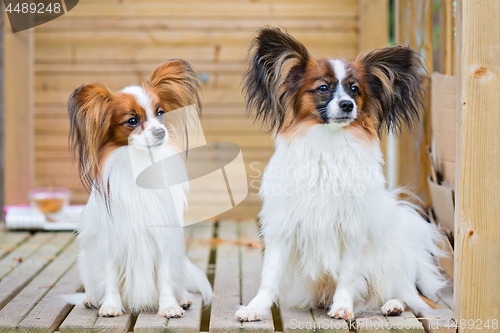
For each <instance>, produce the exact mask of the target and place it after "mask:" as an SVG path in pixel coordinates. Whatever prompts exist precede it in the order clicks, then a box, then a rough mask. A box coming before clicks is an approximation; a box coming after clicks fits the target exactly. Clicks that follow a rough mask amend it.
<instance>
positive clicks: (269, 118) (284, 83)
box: [243, 28, 310, 133]
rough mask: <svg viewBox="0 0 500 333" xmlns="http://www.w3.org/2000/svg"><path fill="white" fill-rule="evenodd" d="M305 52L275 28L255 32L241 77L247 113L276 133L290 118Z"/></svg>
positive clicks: (304, 62) (299, 44)
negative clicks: (245, 67) (245, 69)
mask: <svg viewBox="0 0 500 333" xmlns="http://www.w3.org/2000/svg"><path fill="white" fill-rule="evenodd" d="M309 60H310V56H309V53H308V52H307V49H306V48H305V46H304V45H302V44H301V43H299V42H298V41H297V40H295V39H294V38H293V37H291V36H290V35H288V34H287V33H284V32H282V31H281V30H279V29H276V28H264V29H261V30H260V31H259V32H258V35H257V37H256V38H255V39H254V40H253V42H252V45H251V55H250V58H249V61H248V62H249V68H248V71H247V72H246V74H245V76H244V78H243V88H244V90H245V98H246V103H247V110H248V112H249V114H253V115H254V117H255V120H259V121H261V122H262V124H263V126H264V127H265V128H267V129H269V130H270V131H272V132H274V133H277V132H279V131H280V130H283V129H285V128H286V127H287V126H289V125H290V123H291V121H292V119H293V107H294V102H295V96H296V93H297V91H298V88H299V81H300V80H301V78H302V76H303V74H304V72H305V70H306V67H307V63H308V61H309Z"/></svg>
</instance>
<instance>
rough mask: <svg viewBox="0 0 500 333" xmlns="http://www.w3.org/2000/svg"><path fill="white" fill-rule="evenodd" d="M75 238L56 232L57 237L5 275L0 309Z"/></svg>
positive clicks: (0, 285) (2, 281)
mask: <svg viewBox="0 0 500 333" xmlns="http://www.w3.org/2000/svg"><path fill="white" fill-rule="evenodd" d="M73 239H74V234H73V233H56V234H55V237H54V238H53V239H52V240H51V241H50V242H49V243H47V244H45V245H44V246H43V247H42V248H41V249H40V250H39V251H38V252H37V253H36V254H35V255H33V256H31V257H30V258H29V259H28V260H26V261H23V262H22V263H21V264H20V265H19V266H18V267H17V268H16V269H15V270H14V271H13V272H11V273H10V274H8V275H7V276H5V277H4V278H3V279H2V280H1V281H0V309H1V308H3V307H4V306H5V305H6V304H7V302H9V301H10V300H11V299H12V298H14V296H16V295H17V294H18V293H19V291H20V290H21V289H22V288H23V287H24V286H26V285H27V284H28V283H29V282H30V281H31V280H32V279H33V277H34V276H35V275H37V274H38V272H40V271H41V270H42V269H43V268H44V267H45V266H47V264H49V263H50V262H51V261H52V260H54V259H55V256H56V255H57V254H58V253H59V252H60V251H61V250H62V249H63V248H64V247H66V245H68V243H70V242H71V241H72V240H73Z"/></svg>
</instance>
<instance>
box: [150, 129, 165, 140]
mask: <svg viewBox="0 0 500 333" xmlns="http://www.w3.org/2000/svg"><path fill="white" fill-rule="evenodd" d="M153 135H154V136H155V138H157V139H158V140H161V139H163V138H164V137H165V130H164V129H163V128H157V129H155V130H154V131H153Z"/></svg>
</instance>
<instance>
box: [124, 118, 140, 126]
mask: <svg viewBox="0 0 500 333" xmlns="http://www.w3.org/2000/svg"><path fill="white" fill-rule="evenodd" d="M127 124H128V125H129V126H137V125H138V124H139V120H137V118H130V119H129V120H127Z"/></svg>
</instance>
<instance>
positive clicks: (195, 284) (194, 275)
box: [186, 258, 213, 305]
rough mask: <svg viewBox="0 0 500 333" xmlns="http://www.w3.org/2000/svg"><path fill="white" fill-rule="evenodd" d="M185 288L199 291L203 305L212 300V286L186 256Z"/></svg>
mask: <svg viewBox="0 0 500 333" xmlns="http://www.w3.org/2000/svg"><path fill="white" fill-rule="evenodd" d="M186 289H187V290H188V291H190V292H199V293H200V294H201V296H202V297H203V303H205V305H208V304H210V303H211V302H212V296H213V294H212V286H211V285H210V282H208V279H207V276H206V275H205V273H203V272H202V271H201V269H199V268H198V267H196V266H195V265H194V264H193V263H192V262H191V261H190V260H189V259H187V258H186Z"/></svg>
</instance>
